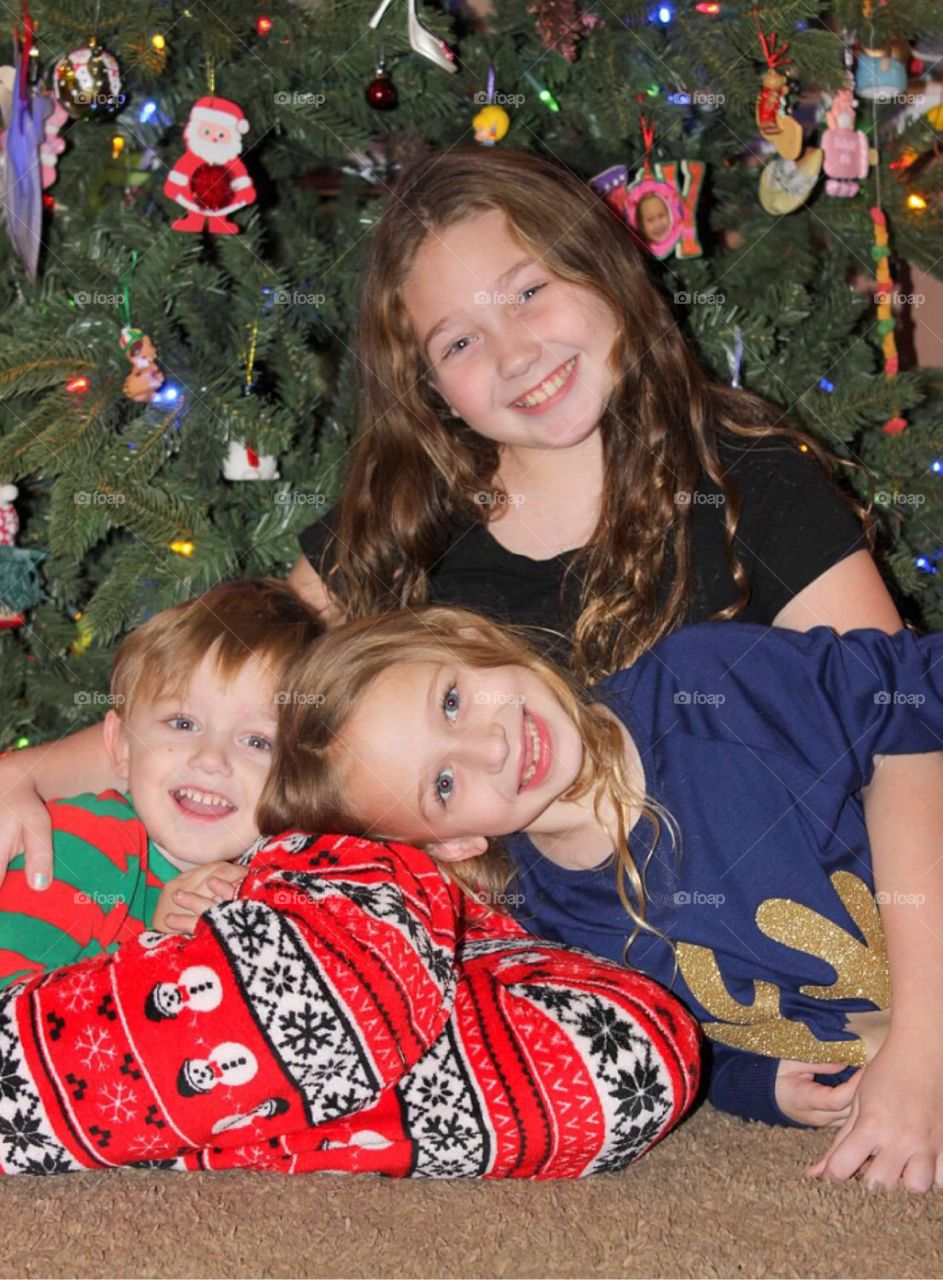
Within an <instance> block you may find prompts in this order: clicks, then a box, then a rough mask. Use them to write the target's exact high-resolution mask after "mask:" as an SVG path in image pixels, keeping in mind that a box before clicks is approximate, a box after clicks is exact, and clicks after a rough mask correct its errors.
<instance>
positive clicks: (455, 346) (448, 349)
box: [442, 338, 469, 360]
mask: <svg viewBox="0 0 943 1280" xmlns="http://www.w3.org/2000/svg"><path fill="white" fill-rule="evenodd" d="M468 341H469V339H468V338H456V339H455V341H454V342H453V343H450V345H449V346H447V347H446V348H445V351H444V352H443V355H442V359H443V360H448V358H449V356H450V355H451V354H452V352H453V351H455V350H457V349H458V344H459V343H460V342H468ZM461 350H462V351H464V350H465V348H464V347H462V348H461Z"/></svg>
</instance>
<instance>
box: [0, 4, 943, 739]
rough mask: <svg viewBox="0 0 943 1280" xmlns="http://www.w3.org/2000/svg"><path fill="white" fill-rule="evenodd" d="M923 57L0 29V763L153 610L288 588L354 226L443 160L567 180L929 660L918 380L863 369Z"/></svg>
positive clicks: (246, 11) (195, 27)
mask: <svg viewBox="0 0 943 1280" xmlns="http://www.w3.org/2000/svg"><path fill="white" fill-rule="evenodd" d="M941 36H943V13H941V12H940V10H939V8H938V6H937V5H936V4H935V3H934V0H885V2H884V3H881V2H880V0H874V3H873V4H872V3H869V0H858V2H857V3H846V4H835V5H831V6H824V5H822V4H818V3H816V2H815V0H789V3H768V4H764V5H763V6H762V7H761V8H754V7H751V6H750V5H747V4H740V3H736V2H731V3H728V2H727V0H712V2H710V3H693V2H691V0H683V2H682V0H675V2H674V3H665V4H662V5H654V6H653V4H651V3H648V4H641V3H638V2H637V0H628V2H627V3H625V4H623V5H621V6H619V7H618V8H613V7H611V6H610V5H609V4H608V3H602V4H590V5H586V6H584V5H581V4H579V3H541V2H540V0H531V3H529V4H525V3H523V2H522V0H510V2H508V3H504V2H502V3H501V4H500V6H499V7H498V8H497V10H496V11H495V12H491V13H486V14H481V13H476V12H473V11H472V10H471V9H468V8H465V7H462V6H461V5H459V4H455V3H453V4H451V5H450V6H449V8H448V9H447V10H446V9H438V8H434V7H432V6H422V7H420V8H419V10H418V13H416V12H413V13H412V14H410V6H409V5H403V4H399V3H396V2H395V0H394V2H393V3H392V4H389V5H388V7H387V8H386V9H385V11H383V13H382V15H380V14H379V11H378V12H377V14H374V12H373V9H372V6H370V5H364V4H361V3H360V2H359V0H351V2H350V3H345V0H334V2H331V0H328V2H326V3H323V4H319V5H315V6H313V7H311V8H301V7H299V6H297V5H294V4H289V3H281V0H271V2H267V3H264V4H259V5H256V6H255V7H252V6H249V5H245V4H236V3H214V4H213V6H212V7H211V6H208V5H206V4H203V3H202V2H201V0H187V3H179V2H178V0H171V2H169V3H158V4H154V3H151V2H150V0H123V3H122V5H121V6H120V8H119V7H118V6H100V5H98V4H97V3H96V4H95V5H92V4H91V3H87V2H84V0H78V2H75V0H73V3H71V4H69V5H66V4H65V3H64V2H63V0H48V2H47V0H42V2H41V3H40V0H35V3H33V4H32V5H31V8H29V9H26V8H24V11H23V16H22V17H21V19H20V21H19V22H18V24H17V28H16V31H15V32H14V41H13V48H14V54H15V63H16V65H15V67H14V68H13V69H8V70H6V71H4V72H0V75H2V76H3V77H4V79H3V80H2V84H0V94H2V95H3V103H2V105H3V113H4V124H5V125H6V135H5V138H4V140H3V154H2V163H3V202H4V212H5V224H4V228H3V229H0V254H2V255H3V262H4V266H5V268H6V270H5V271H4V274H3V280H4V285H3V288H4V291H5V297H4V304H5V305H4V307H3V313H2V320H0V325H2V330H3V333H2V341H0V486H7V487H2V488H0V539H2V540H3V541H4V542H5V543H6V544H7V545H6V546H3V547H0V557H2V563H0V605H2V606H3V608H4V610H5V614H6V616H5V618H0V621H5V622H6V623H7V624H8V625H7V626H6V628H5V629H4V631H3V633H2V634H0V678H2V688H3V697H2V700H0V746H3V745H9V744H11V743H13V742H17V741H18V742H20V743H21V744H25V743H27V742H38V741H43V740H48V739H49V738H52V737H55V736H58V735H61V734H63V733H66V732H70V731H71V730H72V729H74V728H79V727H81V726H83V725H85V724H87V723H90V722H91V721H93V720H96V719H98V718H100V717H101V715H102V714H103V712H104V710H105V707H106V705H107V700H106V693H107V687H108V667H109V663H110V660H111V656H112V653H113V651H114V647H115V645H116V643H117V642H118V641H119V640H120V638H121V637H122V635H124V634H125V633H126V632H127V631H128V630H130V629H131V628H133V627H134V626H135V625H136V624H137V623H138V622H140V621H142V620H143V619H145V618H147V617H148V616H150V615H151V614H152V613H154V612H156V611H157V610H159V609H161V608H163V607H165V606H167V605H168V604H171V603H174V602H176V601H178V600H180V599H183V598H185V597H187V596H188V595H190V594H192V593H194V592H196V591H199V590H202V589H204V588H207V587H209V586H211V585H213V584H214V583H216V582H218V581H219V580H220V579H223V578H227V577H233V576H243V575H256V574H265V573H271V574H275V575H278V576H282V575H284V574H285V573H286V572H287V571H288V569H289V568H290V566H291V564H292V563H293V561H294V560H295V559H296V557H297V555H298V548H297V535H298V532H299V531H300V530H301V529H302V528H303V527H304V526H305V525H306V524H308V523H310V522H311V521H312V520H314V519H316V518H317V517H318V516H319V515H321V514H323V513H324V511H325V510H327V508H328V507H329V506H330V505H331V504H332V503H333V502H334V500H335V499H336V497H337V495H338V493H339V491H340V487H341V485H342V482H343V478H344V470H345V466H346V462H347V459H348V457H349V450H350V444H351V441H352V439H353V438H354V436H355V434H356V430H357V356H356V351H355V349H354V333H355V322H356V315H357V311H358V308H359V305H360V282H361V280H362V272H363V262H364V255H365V252H366V249H367V247H368V244H369V238H370V230H371V226H372V225H373V223H374V222H375V220H376V218H377V217H378V214H379V212H380V209H381V207H382V200H383V197H384V196H385V194H386V192H387V190H388V189H389V186H390V183H391V180H392V179H393V177H394V176H395V173H396V171H397V169H398V168H399V166H400V165H401V164H402V163H403V162H404V161H406V160H407V159H409V158H411V157H412V156H413V155H414V154H416V153H418V152H422V151H424V150H426V149H429V148H433V147H439V146H449V145H452V144H455V143H456V142H459V141H465V140H470V139H472V138H475V137H477V138H478V140H479V141H481V143H482V145H497V146H508V147H516V148H520V149H525V150H536V151H539V152H541V153H543V154H545V155H547V156H550V157H553V158H555V159H557V160H558V161H559V162H561V163H562V164H564V165H567V166H568V167H570V168H571V169H572V170H573V171H574V172H576V173H577V174H579V175H580V176H581V177H583V178H585V179H586V180H587V181H593V182H594V185H595V187H596V189H597V190H598V191H599V192H600V195H601V196H603V197H605V198H606V199H607V200H608V201H609V202H610V203H611V204H612V205H613V208H614V209H616V211H617V212H619V213H620V215H621V216H624V217H625V218H626V220H627V221H628V222H629V223H630V225H632V227H633V234H635V235H636V236H638V237H639V238H641V239H643V240H644V241H645V242H646V243H647V244H648V245H649V247H650V249H651V251H652V271H653V272H654V274H655V275H656V276H657V278H658V279H659V281H660V283H661V286H662V287H663V288H664V290H665V291H666V293H667V294H668V296H669V297H670V298H671V300H672V302H673V304H674V305H675V308H676V314H677V317H678V323H679V325H681V326H682V327H683V328H684V330H685V332H686V333H687V334H688V336H689V337H690V340H691V341H692V343H694V344H695V346H696V348H697V350H698V351H699V353H700V356H701V358H702V360H703V362H704V364H705V366H706V367H708V368H709V369H710V371H711V372H712V374H713V376H715V377H716V378H718V379H720V380H723V381H726V382H732V383H734V384H735V385H742V386H744V387H747V388H749V389H750V390H752V391H755V392H757V393H759V394H761V395H763V396H764V397H765V398H767V399H768V400H770V401H772V402H773V403H775V404H776V405H777V406H779V407H780V408H781V410H782V417H783V419H784V420H787V421H789V422H791V423H794V424H797V425H801V426H803V427H805V428H806V429H808V430H810V431H812V432H813V433H815V434H816V435H817V436H818V437H819V438H820V439H821V440H822V441H823V442H824V443H825V444H826V445H828V446H829V447H830V448H831V449H833V450H834V451H835V452H836V453H838V454H839V455H840V456H842V457H844V458H847V459H850V460H853V461H854V462H856V463H860V464H863V468H867V469H868V471H870V473H872V474H870V475H869V474H868V472H867V471H865V470H864V469H863V468H862V469H858V470H853V471H850V472H849V473H848V474H847V479H846V483H848V484H849V485H850V487H851V488H852V489H853V491H854V492H855V493H856V495H857V496H858V497H859V499H861V500H863V501H865V502H870V501H872V500H873V501H874V503H875V512H876V515H877V516H878V519H879V521H880V529H881V536H880V543H879V562H880V564H881V567H882V569H883V571H884V572H885V575H886V577H887V581H888V584H889V586H890V587H891V589H892V592H893V593H894V595H895V598H896V599H897V602H898V605H899V607H900V608H901V610H902V612H903V614H904V616H905V617H906V618H907V619H908V620H910V621H913V622H915V623H916V624H917V625H921V626H925V627H930V628H939V627H940V626H943V496H941V495H943V411H941V408H940V401H939V397H938V395H936V391H937V390H938V389H939V383H938V381H936V382H935V376H934V374H933V373H932V371H919V370H915V369H913V368H909V367H908V365H907V360H906V358H904V359H899V356H898V353H897V351H896V349H895V332H896V334H897V336H898V337H900V338H903V337H905V333H904V332H903V331H902V329H901V306H900V297H899V295H900V293H901V291H902V289H903V285H902V283H901V280H900V279H899V278H898V277H899V265H900V264H901V263H904V262H906V263H910V264H913V265H915V266H918V267H920V268H922V269H924V270H927V271H936V272H938V273H943V269H941V267H940V262H939V260H938V258H939V253H938V251H939V246H940V244H941V243H943V238H941V229H943V202H941V187H943V181H941V173H943V169H941V166H940V165H939V164H938V163H937V151H938V144H939V132H940V130H941V129H943V109H941V108H940V107H939V102H940V97H939V88H940V81H941V80H943V70H941V66H943V64H939V65H938V61H937V60H938V59H939V55H940V53H941V52H943V41H941ZM849 87H853V89H854V93H855V96H854V97H853V96H852V93H851V92H848V90H849ZM197 104H199V106H200V109H199V110H197V111H195V112H194V113H193V115H192V116H191V111H193V108H194V106H195V105H197ZM855 104H857V118H856V119H855V118H854V111H855ZM188 121H190V122H191V127H190V129H189V130H188V137H189V141H185V139H184V128H185V126H187V124H188ZM200 131H202V133H201V132H200ZM214 131H215V132H214ZM826 135H829V136H826ZM195 136H198V137H201V138H202V143H201V144H196V143H195V144H194V145H193V146H191V145H190V143H191V142H192V141H193V138H194V137H195ZM62 143H64V146H63V145H61V144H62ZM214 147H216V148H219V149H218V150H214V149H213V148H214ZM227 148H228V149H227ZM57 153H58V154H57ZM224 161H225V162H224ZM646 183H647V184H648V185H647V186H646V185H644V184H646ZM646 193H647V194H646ZM194 209H196V210H198V212H194ZM200 210H202V212H199V211H200ZM872 210H879V211H881V212H880V213H877V214H874V215H873V214H872ZM881 214H883V221H882V217H881ZM660 218H661V219H662V221H659V219H660ZM174 223H178V224H182V225H178V228H176V229H175V228H174V225H173V224H174ZM895 316H896V318H897V327H896V330H895ZM903 350H904V348H903V347H902V351H903ZM938 378H939V375H936V379H937V380H938ZM842 473H843V474H845V469H844V468H842ZM245 476H251V477H252V479H245V478H242V477H245ZM14 485H15V486H16V490H18V492H16V491H15V490H14V489H12V488H11V487H9V486H14ZM14 493H15V495H16V496H15V497H14ZM17 524H18V529H17Z"/></svg>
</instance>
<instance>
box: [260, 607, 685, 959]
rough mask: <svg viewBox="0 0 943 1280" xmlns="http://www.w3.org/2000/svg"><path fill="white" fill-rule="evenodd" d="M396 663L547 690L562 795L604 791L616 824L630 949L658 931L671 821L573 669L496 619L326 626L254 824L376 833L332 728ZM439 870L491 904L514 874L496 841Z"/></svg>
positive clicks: (460, 613)
mask: <svg viewBox="0 0 943 1280" xmlns="http://www.w3.org/2000/svg"><path fill="white" fill-rule="evenodd" d="M402 662H436V663H442V664H449V665H453V664H458V665H460V666H466V667H476V668H479V669H481V668H491V667H503V666H519V667H524V668H525V669H526V670H528V671H530V672H532V673H533V674H535V675H537V676H538V677H539V678H540V679H541V680H543V681H544V682H545V683H546V684H547V685H548V686H549V688H550V690H551V692H552V693H553V694H554V695H555V696H556V697H557V699H558V700H559V702H560V704H561V705H562V707H563V709H564V711H565V712H566V714H567V715H568V716H569V717H570V718H571V720H572V721H573V723H574V724H575V725H576V727H577V729H578V731H579V734H580V738H581V740H582V742H583V744H584V754H583V764H582V767H581V769H580V773H579V775H578V776H577V778H576V779H575V780H574V782H573V783H572V785H571V786H570V787H569V788H568V789H567V790H566V791H565V792H564V793H563V794H562V796H561V797H560V799H562V800H576V799H579V798H580V797H582V796H584V795H587V794H590V795H591V796H592V802H593V812H594V813H595V815H596V818H597V820H599V821H601V819H600V805H601V804H602V802H603V799H604V798H605V797H607V796H609V797H611V798H612V799H613V800H614V801H615V805H614V807H615V810H616V813H617V815H618V816H617V823H618V830H617V831H616V832H611V833H610V834H612V836H613V847H614V849H615V851H616V861H617V870H616V876H617V888H618V892H619V896H620V898H621V900H622V903H623V905H624V907H625V909H626V911H627V912H628V914H629V916H631V918H632V920H633V922H634V926H635V927H634V930H633V932H632V935H631V938H630V939H629V943H628V944H627V945H630V944H631V941H632V940H634V938H635V937H636V935H637V933H638V931H639V930H640V929H643V928H644V929H650V930H651V931H652V932H655V933H658V936H659V937H661V936H663V935H662V934H661V933H660V932H659V931H657V930H654V929H652V927H651V926H650V925H648V924H647V923H646V921H645V892H644V875H645V870H646V868H647V865H648V862H649V861H650V859H651V856H652V854H653V852H654V850H655V847H656V846H657V844H658V841H659V838H660V835H661V821H662V819H663V820H664V821H665V822H666V823H667V824H668V828H669V830H670V831H671V839H672V844H673V845H674V846H675V847H676V848H677V838H676V832H675V829H674V828H675V825H676V824H675V823H674V820H673V819H672V818H671V815H670V814H669V813H668V812H667V810H665V809H664V808H663V807H662V806H661V805H659V804H657V802H654V801H650V800H648V799H647V797H644V796H638V795H636V794H635V793H634V789H633V788H632V786H631V785H630V783H629V781H628V775H627V770H626V763H625V747H624V743H623V740H622V735H621V733H620V731H619V726H618V724H617V723H616V722H615V721H614V720H612V719H611V718H610V717H609V716H608V715H606V714H605V713H604V712H603V711H601V710H600V709H599V708H598V707H597V706H594V705H593V704H592V703H590V702H589V701H588V696H587V693H586V691H585V690H580V689H579V688H578V686H577V684H576V682H575V681H574V680H573V678H572V677H571V676H569V675H568V674H565V673H564V672H562V671H561V670H560V669H559V668H558V667H557V666H555V665H554V664H553V663H552V662H550V661H548V660H547V659H546V658H543V657H540V656H539V655H538V654H537V653H536V652H535V650H534V649H533V648H532V647H531V645H530V644H529V643H528V642H527V640H526V639H525V638H524V637H523V635H522V634H521V633H520V631H519V630H518V629H516V628H514V627H507V626H498V625H497V624H496V623H494V622H491V621H490V620H489V619H487V618H484V617H481V616H480V615H479V614H477V613H473V612H472V611H471V610H469V609H457V608H451V607H446V606H444V605H425V606H421V607H419V608H417V609H415V610H401V611H397V612H395V613H385V614H378V615H375V616H371V617H367V618H360V619H358V620H357V621H354V622H350V623H347V624H345V625H344V626H341V627H339V628H337V629H336V630H333V631H331V632H329V633H328V634H327V635H326V636H325V637H324V638H323V639H322V640H319V641H318V642H316V643H315V644H314V645H312V646H311V647H310V648H309V649H308V651H307V654H306V655H305V657H304V658H303V659H302V660H301V661H300V662H299V663H298V665H297V666H296V667H295V668H294V670H293V672H292V677H291V684H290V687H289V689H287V690H286V691H285V694H284V699H283V701H282V703H281V705H280V706H279V723H278V732H277V735H276V746H275V751H274V755H273V759H272V767H271V770H270V771H269V775H268V779H267V781H266V784H265V788H264V790H263V792H262V796H261V798H260V800H259V805H258V808H257V811H256V819H257V822H258V824H259V830H260V831H261V832H263V833H265V834H275V833H277V832H280V831H284V830H287V829H288V828H291V827H298V828H301V829H302V830H306V831H321V832H344V833H345V834H348V835H355V836H363V837H369V838H373V839H383V838H384V837H383V835H382V833H381V832H378V831H377V830H376V828H375V827H373V826H371V825H370V824H368V823H366V822H365V821H364V819H363V817H362V815H361V814H359V813H357V812H355V811H353V810H352V808H351V805H350V802H349V798H348V789H347V787H346V786H345V779H346V777H347V776H348V774H347V770H348V768H349V760H348V757H347V756H346V754H345V752H344V751H343V747H342V744H341V735H342V733H343V730H344V726H345V725H346V723H347V721H348V719H349V718H350V716H351V715H352V714H353V713H354V711H355V710H356V709H357V708H358V707H359V706H360V703H361V700H362V699H363V698H364V697H365V696H366V695H367V694H368V693H369V690H370V688H371V686H372V684H373V682H374V681H375V680H376V679H377V677H378V676H379V675H381V674H382V673H383V672H384V671H387V670H389V669H390V667H392V666H394V665H395V664H397V663H402ZM634 807H639V808H640V810H641V813H642V815H643V816H646V817H647V818H648V819H649V821H650V822H651V823H652V826H653V828H654V833H655V834H654V838H653V840H652V842H651V845H650V847H649V848H648V849H647V851H646V854H645V857H644V858H643V859H642V864H641V866H640V867H637V866H636V865H635V862H634V861H633V859H632V856H631V854H630V852H629V847H628V841H627V829H626V818H627V815H628V814H629V812H630V811H631V810H632V809H633V808H634ZM469 834H477V833H469ZM510 834H512V833H511V832H507V833H506V835H510ZM444 869H445V870H446V871H447V872H448V873H449V874H450V875H452V876H453V877H454V878H455V879H456V880H457V881H458V882H459V883H460V884H461V885H462V886H463V887H464V888H465V889H466V890H469V891H472V892H474V893H475V894H481V893H484V894H485V896H486V897H487V898H488V899H489V900H491V901H492V902H495V901H498V902H500V901H501V898H502V894H503V892H504V890H505V889H506V888H507V886H508V884H509V883H510V881H511V879H512V877H513V868H512V866H511V862H510V859H509V858H508V856H507V852H506V845H505V839H504V838H499V839H494V840H493V841H492V842H491V845H490V846H489V848H488V851H487V852H486V853H484V854H482V855H481V856H480V857H476V858H469V859H468V860H467V861H465V862H460V863H449V864H444ZM627 887H628V888H631V890H632V892H633V895H634V898H635V902H634V903H633V902H632V900H631V899H630V897H629V894H628V891H627Z"/></svg>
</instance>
